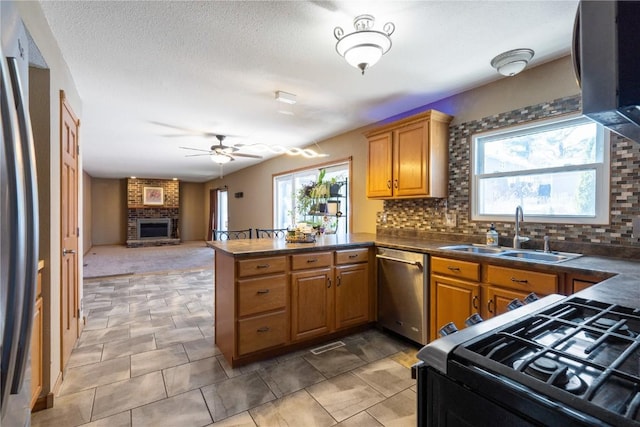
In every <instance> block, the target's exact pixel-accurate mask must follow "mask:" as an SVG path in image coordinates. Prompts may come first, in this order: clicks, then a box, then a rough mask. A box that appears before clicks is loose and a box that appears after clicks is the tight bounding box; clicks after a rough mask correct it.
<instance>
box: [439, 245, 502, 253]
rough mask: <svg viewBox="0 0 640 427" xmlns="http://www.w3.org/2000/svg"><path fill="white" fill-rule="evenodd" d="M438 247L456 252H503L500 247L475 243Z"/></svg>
mask: <svg viewBox="0 0 640 427" xmlns="http://www.w3.org/2000/svg"><path fill="white" fill-rule="evenodd" d="M440 249H445V250H449V251H458V252H471V253H474V254H499V253H502V252H504V249H501V248H492V247H489V246H476V245H455V246H443V247H441V248H440Z"/></svg>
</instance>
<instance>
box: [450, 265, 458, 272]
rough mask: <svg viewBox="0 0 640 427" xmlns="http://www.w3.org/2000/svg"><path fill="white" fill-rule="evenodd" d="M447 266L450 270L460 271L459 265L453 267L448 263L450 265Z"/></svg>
mask: <svg viewBox="0 0 640 427" xmlns="http://www.w3.org/2000/svg"><path fill="white" fill-rule="evenodd" d="M447 268H448V269H449V270H451V271H460V267H453V266H451V265H450V266H448V267H447Z"/></svg>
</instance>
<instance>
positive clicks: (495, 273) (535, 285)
mask: <svg viewBox="0 0 640 427" xmlns="http://www.w3.org/2000/svg"><path fill="white" fill-rule="evenodd" d="M487 282H489V283H491V284H494V285H499V286H506V287H508V288H512V289H517V290H520V291H528V292H535V293H536V294H539V295H548V294H553V293H556V292H558V276H556V275H555V274H548V273H538V272H537V271H529V270H519V269H516V268H507V267H497V266H495V265H490V266H489V267H488V268H487Z"/></svg>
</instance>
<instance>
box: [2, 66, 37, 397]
mask: <svg viewBox="0 0 640 427" xmlns="http://www.w3.org/2000/svg"><path fill="white" fill-rule="evenodd" d="M7 62H8V68H9V75H10V78H11V87H12V88H13V99H14V101H15V108H16V112H17V116H18V117H17V118H18V131H19V132H20V139H19V140H20V143H21V144H20V145H21V147H20V149H21V151H22V158H23V168H22V173H23V177H22V179H23V180H24V187H25V206H24V207H25V215H24V218H25V220H26V224H25V226H26V229H25V232H26V235H25V250H26V253H25V263H24V266H25V275H24V298H23V309H22V319H21V321H20V337H19V340H18V354H17V356H16V367H15V373H16V374H14V377H13V383H12V385H11V393H13V394H18V393H19V392H20V387H21V386H22V381H23V378H24V374H25V371H26V367H27V365H28V364H29V350H30V347H31V332H32V329H33V313H34V310H35V293H36V281H37V275H38V183H37V177H36V156H35V152H34V147H33V133H32V131H31V120H30V119H29V111H28V110H27V105H26V103H25V100H24V99H23V98H24V94H23V92H22V81H21V80H20V70H19V69H18V60H17V59H16V58H7Z"/></svg>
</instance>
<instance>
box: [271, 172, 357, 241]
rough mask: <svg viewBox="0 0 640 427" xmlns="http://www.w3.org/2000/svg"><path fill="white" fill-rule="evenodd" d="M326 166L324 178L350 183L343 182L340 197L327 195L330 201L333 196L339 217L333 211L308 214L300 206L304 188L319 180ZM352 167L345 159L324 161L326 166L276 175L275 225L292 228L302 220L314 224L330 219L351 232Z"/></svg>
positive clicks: (326, 180)
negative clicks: (329, 162)
mask: <svg viewBox="0 0 640 427" xmlns="http://www.w3.org/2000/svg"><path fill="white" fill-rule="evenodd" d="M322 170H324V171H325V173H324V177H323V182H331V181H336V182H339V183H346V185H342V186H340V190H339V194H340V195H339V196H338V197H332V196H329V197H327V199H328V201H329V202H331V201H332V200H333V201H334V203H336V206H337V208H336V212H339V217H337V216H336V215H335V214H333V213H331V214H329V215H321V214H317V213H313V214H307V213H306V212H301V209H299V207H298V203H299V201H298V200H299V197H298V194H299V193H300V190H301V189H303V188H304V187H305V186H308V185H309V184H310V183H315V182H317V181H318V177H319V176H320V173H321V171H322ZM349 170H350V162H341V163H336V164H328V165H323V166H322V167H318V166H316V167H313V168H309V169H300V170H296V171H293V172H287V173H284V174H282V175H277V176H274V178H273V211H274V212H273V227H274V228H288V227H293V226H295V225H296V224H298V223H300V222H306V223H310V224H315V223H317V224H320V223H321V222H322V221H328V222H330V223H331V225H333V226H334V229H335V228H337V232H339V233H348V232H349V229H348V228H349V221H348V218H349V211H348V209H349V203H348V201H349V197H348V194H349V185H348V182H349ZM305 210H306V209H305Z"/></svg>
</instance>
